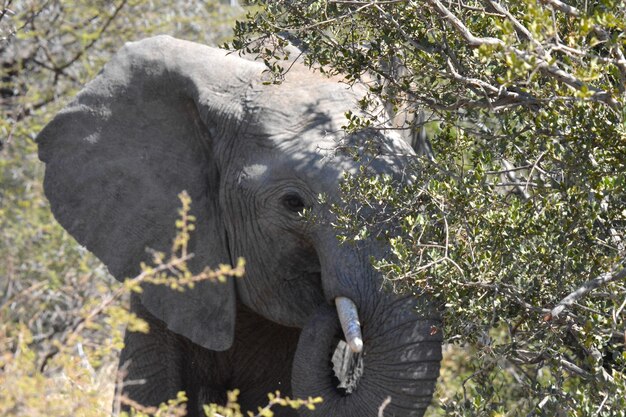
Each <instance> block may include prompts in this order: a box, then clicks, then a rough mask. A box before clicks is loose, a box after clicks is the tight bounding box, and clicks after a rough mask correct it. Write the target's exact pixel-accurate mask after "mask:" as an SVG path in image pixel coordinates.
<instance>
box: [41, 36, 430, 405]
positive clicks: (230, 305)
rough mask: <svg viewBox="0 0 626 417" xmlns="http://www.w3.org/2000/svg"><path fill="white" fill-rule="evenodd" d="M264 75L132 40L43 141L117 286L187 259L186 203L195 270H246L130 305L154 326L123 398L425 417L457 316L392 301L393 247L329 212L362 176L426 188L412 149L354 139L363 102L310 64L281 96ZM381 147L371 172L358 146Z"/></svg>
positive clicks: (64, 218) (240, 61)
mask: <svg viewBox="0 0 626 417" xmlns="http://www.w3.org/2000/svg"><path fill="white" fill-rule="evenodd" d="M265 68H266V67H265V65H264V64H263V63H261V62H257V61H255V60H253V59H248V58H242V57H241V56H239V55H237V54H235V53H231V52H229V51H225V50H221V49H217V48H212V47H209V46H205V45H200V44H197V43H193V42H190V41H184V40H179V39H175V38H172V37H169V36H165V35H161V36H156V37H152V38H147V39H144V40H140V41H137V42H129V43H127V44H126V45H125V46H123V48H122V49H120V50H119V51H118V52H117V53H116V54H115V56H114V57H113V58H112V59H111V60H110V61H109V62H108V63H107V64H106V65H105V66H104V68H103V70H102V71H101V72H100V73H99V74H98V75H97V76H96V78H95V79H94V80H92V81H91V82H89V83H88V84H87V85H86V86H85V87H84V88H83V89H82V90H81V91H80V92H79V93H78V94H77V96H76V97H75V98H74V99H73V101H72V102H71V103H69V104H68V105H67V106H66V107H65V108H64V109H62V110H61V111H60V112H59V113H58V114H57V115H56V116H55V117H54V118H53V119H52V121H51V122H50V123H48V124H47V125H46V126H45V127H44V128H43V130H42V131H41V132H40V133H39V134H38V136H37V138H36V141H37V144H38V147H39V157H40V159H41V160H42V161H43V162H44V163H45V178H44V190H45V193H46V197H47V199H48V200H49V202H50V206H51V210H52V212H53V213H54V215H55V217H56V219H57V220H58V222H59V223H60V224H61V225H62V226H63V227H64V228H65V229H66V230H67V231H68V232H69V233H70V234H71V235H72V236H73V237H74V238H75V239H76V240H77V241H78V242H79V243H80V244H81V245H83V246H85V247H86V248H87V249H88V250H89V251H90V252H92V253H93V254H95V255H96V256H97V257H98V258H99V259H100V260H101V261H102V262H103V263H104V264H105V265H106V267H107V268H108V270H109V271H110V273H111V274H112V275H113V276H114V277H115V278H116V279H118V280H120V281H122V280H124V279H126V278H128V277H133V276H135V275H137V274H138V273H139V272H140V266H139V265H140V263H141V262H146V261H149V260H150V259H151V254H150V252H149V250H148V249H152V250H157V251H167V250H169V249H170V248H171V242H172V239H173V236H174V235H175V233H176V228H175V222H176V219H177V217H178V210H179V204H180V202H179V200H178V198H177V196H178V195H179V193H180V192H182V191H183V190H184V191H186V192H187V194H188V195H189V196H190V198H191V201H192V203H191V214H193V215H194V216H195V218H196V221H195V230H194V232H193V233H192V234H191V237H190V240H189V243H188V246H189V249H188V250H189V252H193V254H194V256H193V258H191V259H190V260H189V262H188V263H189V268H190V269H191V271H193V272H199V271H202V270H204V269H205V268H206V267H211V268H215V267H217V266H218V265H220V264H226V265H233V264H234V262H235V261H236V260H237V259H238V258H239V257H243V258H244V259H245V261H246V267H245V269H246V272H245V276H244V277H243V278H232V277H229V278H227V280H226V282H212V281H209V280H207V281H201V282H197V283H196V284H195V285H194V286H193V288H189V289H187V290H185V291H176V290H172V289H171V288H169V287H168V286H163V285H155V284H145V285H144V286H143V288H142V291H141V292H139V293H133V294H132V296H131V300H130V306H131V307H130V308H131V311H132V312H134V313H135V314H136V315H137V316H138V317H140V318H142V319H143V320H145V321H146V322H147V323H148V324H149V327H150V331H149V332H148V333H140V332H130V331H127V332H126V334H125V338H124V342H125V346H124V348H123V350H122V352H121V357H120V367H121V368H123V369H124V371H125V377H124V384H123V388H122V392H123V394H124V395H126V396H127V397H128V398H130V399H131V400H133V401H135V402H137V403H140V404H144V405H147V406H153V405H157V404H159V403H161V402H164V401H166V400H168V399H170V398H174V397H176V394H177V392H179V391H185V392H186V395H187V398H188V402H187V415H188V416H202V415H204V413H203V410H202V404H206V403H218V404H223V403H224V402H225V401H226V398H227V397H226V395H227V392H228V391H229V390H233V389H238V390H239V397H238V401H239V404H240V406H241V409H242V410H244V411H245V410H253V411H256V410H257V409H258V407H259V406H264V405H265V404H267V393H270V392H275V391H280V392H281V394H282V395H285V396H289V397H291V398H309V397H318V396H319V397H322V399H323V402H321V403H320V404H317V405H316V407H315V409H314V410H309V409H308V408H306V407H302V408H300V409H298V410H294V409H292V408H288V407H285V408H282V407H279V408H276V409H274V411H275V413H276V415H277V416H297V415H301V416H333V417H342V416H346V417H347V416H361V417H365V416H377V415H379V409H381V407H383V408H384V415H385V416H422V415H423V414H424V412H425V409H426V407H427V406H428V404H429V403H430V401H431V400H432V396H433V393H434V389H435V385H436V380H437V378H438V375H439V369H440V362H441V346H442V335H441V331H437V329H440V328H441V325H440V315H439V314H438V312H437V310H436V308H431V307H430V303H429V301H428V300H427V299H426V298H427V297H426V296H402V295H398V294H394V293H393V292H390V291H387V290H384V289H383V277H382V276H381V273H380V272H378V271H377V270H376V269H375V268H374V267H373V266H372V264H371V259H372V257H380V256H382V255H384V254H385V253H387V251H388V250H389V249H388V247H387V246H386V245H385V244H384V242H383V241H382V240H381V239H376V238H374V237H372V238H366V239H363V240H361V241H358V242H356V243H355V244H349V243H342V242H341V241H340V240H339V239H337V236H336V231H335V229H334V228H333V227H332V224H333V216H334V215H333V212H332V210H329V205H330V204H331V203H333V202H339V201H340V197H341V183H342V180H343V179H344V178H345V177H344V175H345V173H346V172H348V173H357V172H366V173H368V175H388V176H391V177H392V178H394V179H395V180H397V181H399V182H402V181H405V182H406V181H410V179H409V177H410V175H408V174H407V173H406V170H407V169H408V168H407V167H408V166H409V164H408V163H407V161H408V160H410V159H411V157H412V155H414V153H413V151H412V149H411V148H410V146H408V145H407V144H406V143H405V142H404V141H402V139H401V138H400V136H399V135H397V134H395V133H394V131H393V130H391V129H386V128H378V127H373V126H370V127H364V128H363V129H361V130H359V131H356V132H353V133H349V134H348V133H346V132H345V131H344V129H342V125H344V124H345V123H346V116H345V114H346V112H347V111H352V112H353V113H357V112H358V106H357V104H356V100H358V99H359V98H361V97H362V95H363V93H364V90H363V89H362V88H361V89H360V87H358V86H356V85H355V86H352V87H349V86H347V85H346V84H345V83H339V82H338V80H337V79H336V78H329V77H326V76H324V75H321V74H320V73H319V72H315V71H312V70H311V69H310V68H308V67H306V66H304V65H301V64H298V63H295V64H294V65H293V67H292V68H291V69H290V71H289V72H288V73H287V75H286V78H285V80H284V81H283V82H281V83H278V84H276V83H268V82H267V71H265ZM365 140H367V141H369V142H368V143H370V144H371V143H374V144H375V148H376V153H375V154H373V153H372V155H371V156H370V157H363V158H355V156H354V154H353V153H351V152H349V151H348V150H346V148H347V147H348V146H349V145H351V144H353V145H355V146H360V145H359V144H361V145H362V144H363V143H365ZM363 146H364V145H363ZM370 147H371V146H370ZM320 195H324V196H325V197H324V199H320V198H319V196H320ZM304 211H306V213H307V215H303V212H304ZM433 329H434V330H433ZM139 382H141V383H139Z"/></svg>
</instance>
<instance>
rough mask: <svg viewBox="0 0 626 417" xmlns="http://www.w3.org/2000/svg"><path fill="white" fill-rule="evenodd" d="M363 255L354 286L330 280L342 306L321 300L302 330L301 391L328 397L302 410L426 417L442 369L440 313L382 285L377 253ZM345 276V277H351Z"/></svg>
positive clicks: (296, 369) (296, 375)
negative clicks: (374, 265)
mask: <svg viewBox="0 0 626 417" xmlns="http://www.w3.org/2000/svg"><path fill="white" fill-rule="evenodd" d="M335 255H337V252H335ZM335 257H336V256H335ZM359 257H360V258H361V259H362V260H363V259H364V258H365V262H364V263H361V268H360V270H361V271H362V272H364V273H363V274H361V275H360V276H357V277H355V276H354V275H352V276H353V279H354V280H355V281H354V282H353V283H352V285H350V286H345V287H344V285H342V279H341V278H338V279H335V280H334V282H333V283H332V284H326V294H327V296H329V298H330V300H334V304H335V306H332V304H330V303H328V304H327V303H325V304H323V305H322V306H320V307H319V308H318V310H317V311H316V312H315V313H314V314H313V315H312V317H311V318H310V319H309V321H308V323H307V324H306V325H305V327H304V328H303V330H302V333H301V336H300V340H299V342H298V347H297V350H296V354H295V358H294V364H293V372H292V388H293V394H294V395H295V396H296V397H298V398H308V397H322V399H323V402H322V403H321V404H318V405H317V407H316V409H315V410H314V411H311V410H302V411H301V414H302V415H303V416H333V417H349V416H354V417H356V416H364V417H367V416H378V415H379V409H381V407H382V408H383V409H384V411H383V415H385V416H388V417H389V416H417V417H421V416H422V415H423V414H424V412H425V410H426V407H427V406H428V404H429V403H430V401H431V398H432V395H433V392H434V388H435V382H436V380H437V377H438V376H439V364H440V361H441V343H442V334H441V330H440V328H441V326H440V322H439V319H438V317H437V315H436V314H434V311H433V309H432V308H431V307H429V303H428V302H426V301H425V300H420V299H418V298H415V297H400V296H397V295H394V294H389V293H385V292H384V291H381V290H380V277H377V276H376V274H375V272H374V271H373V270H372V269H371V267H370V266H369V256H359ZM343 259H344V260H345V259H346V258H345V257H344V258H343ZM322 265H323V264H322ZM335 265H336V264H335ZM363 265H367V267H365V271H364V268H363ZM354 266H355V265H353V267H354ZM357 271H358V270H357V269H354V268H351V273H352V274H354V273H355V272H357ZM335 272H339V271H337V270H335ZM335 277H337V275H335ZM340 277H344V278H343V283H344V284H347V283H348V281H349V280H350V278H349V277H348V275H346V274H342V275H340ZM365 277H367V278H368V279H365ZM322 279H323V281H324V279H329V277H328V276H326V277H324V276H323V277H322ZM337 283H339V284H337ZM342 287H343V288H342ZM329 290H330V291H329ZM341 293H343V295H340V294H341ZM330 300H329V301H330ZM342 322H343V323H342ZM358 324H360V326H359V325H358ZM359 333H361V336H359Z"/></svg>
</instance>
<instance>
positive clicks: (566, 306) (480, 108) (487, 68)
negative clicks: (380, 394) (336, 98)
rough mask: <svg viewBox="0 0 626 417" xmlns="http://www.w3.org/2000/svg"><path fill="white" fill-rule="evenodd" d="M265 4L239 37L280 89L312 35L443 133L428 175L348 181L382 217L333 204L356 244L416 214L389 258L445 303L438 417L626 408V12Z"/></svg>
mask: <svg viewBox="0 0 626 417" xmlns="http://www.w3.org/2000/svg"><path fill="white" fill-rule="evenodd" d="M251 3H253V4H255V5H256V6H257V7H256V8H254V9H252V10H253V11H252V12H250V13H249V14H248V16H247V18H246V19H245V20H244V21H241V22H238V23H237V25H236V39H235V41H234V42H233V43H232V45H231V46H232V47H234V48H238V49H246V50H248V51H250V52H256V53H258V54H259V55H260V56H261V57H263V58H264V59H266V62H267V63H268V66H269V69H270V70H271V71H272V72H273V73H274V75H275V77H276V80H277V82H279V81H280V77H281V75H282V74H283V72H284V71H287V70H288V67H287V66H284V67H281V65H280V60H277V58H281V57H282V48H283V47H284V46H285V45H286V43H287V39H291V40H295V41H296V42H297V43H298V44H299V46H300V48H301V49H302V50H303V51H304V55H303V56H304V61H305V63H307V64H308V65H310V66H312V67H314V68H316V69H317V70H319V71H322V72H324V73H328V74H341V75H342V76H343V77H345V81H346V82H347V83H365V84H367V85H368V86H369V91H370V95H369V96H368V97H366V98H365V99H364V100H363V101H362V102H361V103H360V104H361V107H362V109H363V110H364V111H365V112H367V111H372V110H374V109H378V108H380V107H377V106H375V103H376V101H377V100H382V102H384V103H386V104H387V108H391V109H392V110H393V112H392V114H390V115H388V116H389V118H390V119H394V120H398V117H397V116H398V113H403V112H405V113H407V114H408V116H407V117H401V119H405V120H406V121H407V123H406V124H405V125H404V126H400V128H402V129H404V131H405V132H406V133H407V134H408V135H415V132H417V131H418V130H419V129H425V130H426V131H427V132H428V133H429V142H430V147H431V149H432V151H428V150H427V148H424V147H422V152H421V153H422V156H421V157H419V158H416V159H417V160H416V165H417V168H416V169H418V170H419V178H418V181H416V183H415V184H414V185H413V186H410V187H405V188H399V187H397V186H396V185H395V184H393V183H392V182H391V181H390V180H389V179H386V178H367V177H365V176H356V177H353V178H347V179H346V183H345V192H346V194H347V197H348V200H349V199H352V198H360V199H361V201H363V202H364V203H365V202H367V204H378V206H379V210H378V212H379V213H384V214H383V215H381V216H378V218H360V217H359V214H358V213H357V212H355V211H353V210H351V209H350V207H349V206H348V205H346V206H342V207H339V206H338V207H335V210H336V212H337V214H338V216H339V218H340V220H341V222H340V223H341V233H342V235H343V237H344V239H346V240H355V239H359V236H363V234H367V233H372V231H373V230H376V227H375V226H376V224H377V223H378V222H381V221H385V220H387V219H389V218H391V217H393V218H396V219H401V223H402V225H403V227H402V229H403V230H402V232H401V233H400V234H389V233H388V234H387V238H388V239H389V241H390V243H391V245H392V248H393V256H392V257H390V258H389V259H379V260H377V261H376V262H377V266H378V267H379V268H380V269H381V270H383V271H384V272H385V273H386V276H387V278H388V283H389V286H390V287H391V288H393V289H395V290H397V291H405V292H409V293H426V294H429V296H433V297H435V299H436V300H437V301H438V302H439V303H440V305H441V306H442V308H443V314H444V318H445V328H444V329H443V331H444V335H445V337H446V339H447V340H448V342H449V343H450V345H449V356H448V357H449V360H448V361H447V364H448V366H447V367H446V366H444V373H443V376H442V383H441V384H440V392H439V399H438V404H437V407H435V408H434V409H433V410H432V412H431V414H432V415H457V416H463V415H464V416H476V415H520V416H521V415H545V416H555V415H606V416H620V415H625V414H626V402H625V400H624V399H625V398H626V372H625V369H626V368H625V365H626V352H625V344H626V333H625V327H624V326H625V321H626V320H625V315H626V311H625V307H626V285H625V281H626V269H625V268H626V263H625V258H626V210H625V209H624V208H625V207H626V191H625V190H626V107H625V99H626V60H625V57H624V49H625V48H626V5H625V4H624V3H623V2H620V1H615V0H602V1H597V2H587V1H577V0H575V1H571V2H569V3H567V4H566V3H564V2H562V1H560V0H539V1H535V0H532V1H531V0H528V1H526V0H525V1H521V2H513V1H501V2H498V1H495V0H484V1H469V2H441V1H439V0H425V1H422V2H418V1H411V0H402V1H400V0H384V1H383V0H381V1H352V0H349V1H348V0H328V1H297V0H293V1H271V2H270V1H255V2H251ZM420 114H421V117H416V115H420ZM371 116H372V117H371V118H367V117H364V116H358V115H354V114H349V115H347V119H346V126H347V129H348V130H351V129H359V128H360V127H361V126H363V125H364V124H375V123H377V122H376V120H380V114H374V115H371ZM425 149H426V150H425ZM372 202H374V203H372Z"/></svg>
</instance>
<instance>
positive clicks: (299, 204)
mask: <svg viewBox="0 0 626 417" xmlns="http://www.w3.org/2000/svg"><path fill="white" fill-rule="evenodd" d="M282 203H283V206H285V208H286V209H287V210H289V211H292V212H294V213H298V212H301V211H302V210H304V209H305V205H304V200H303V199H302V197H300V196H299V195H298V194H295V193H292V194H287V195H285V196H283V198H282Z"/></svg>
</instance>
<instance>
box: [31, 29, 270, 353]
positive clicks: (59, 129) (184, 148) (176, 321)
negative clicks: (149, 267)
mask: <svg viewBox="0 0 626 417" xmlns="http://www.w3.org/2000/svg"><path fill="white" fill-rule="evenodd" d="M259 65H260V64H256V63H252V62H249V61H245V60H242V59H240V58H237V57H235V56H229V55H227V54H226V52H225V51H220V50H218V49H213V48H209V47H206V46H202V45H199V44H194V43H191V42H186V41H181V40H176V39H173V38H170V37H167V36H159V37H156V38H150V39H146V40H143V41H140V42H136V43H129V44H127V45H126V46H124V48H122V49H121V50H120V51H119V52H118V53H117V54H116V56H115V57H114V58H113V59H112V60H111V62H109V63H108V64H107V65H106V66H105V67H104V70H103V71H102V72H101V73H100V74H99V75H98V77H97V78H96V79H95V80H94V81H92V82H91V83H89V84H88V85H87V86H86V87H85V88H84V89H83V90H82V91H81V92H80V93H79V94H78V96H77V97H76V98H75V100H74V101H73V102H72V103H70V104H69V105H68V106H67V108H65V109H64V110H62V111H61V112H60V113H59V114H58V115H57V116H56V117H55V118H54V119H53V120H52V122H50V124H48V125H47V126H46V127H45V128H44V130H43V131H42V132H41V133H40V134H39V136H38V137H37V143H38V144H39V157H40V159H41V160H42V161H43V162H45V163H46V175H45V181H44V187H45V192H46V196H47V197H48V199H49V200H50V204H51V207H52V211H53V213H54V215H55V217H56V218H57V220H58V221H59V222H60V223H61V225H63V227H65V229H67V230H68V231H69V232H70V233H71V234H72V235H73V236H74V237H75V238H76V240H77V241H78V242H79V243H81V244H82V245H84V246H85V247H87V249H89V250H90V251H91V252H93V253H94V254H95V255H96V256H97V257H98V258H100V260H102V261H103V262H104V263H105V264H106V265H107V267H108V268H109V271H110V272H111V273H112V274H113V275H114V276H115V277H116V278H117V279H118V280H123V279H125V278H127V277H133V276H135V275H136V274H137V273H138V272H139V264H140V262H141V261H149V260H150V258H151V256H150V255H149V254H148V252H147V248H150V249H154V250H158V251H164V252H166V253H169V251H170V250H171V245H172V239H173V237H174V235H175V232H176V228H175V222H176V219H177V218H178V216H179V215H178V210H179V208H180V201H179V199H178V197H177V196H178V194H179V193H180V192H182V191H183V190H185V191H187V193H188V194H189V195H190V197H191V199H192V214H193V215H195V217H196V219H197V220H196V230H195V232H193V233H192V236H191V240H190V242H189V247H188V249H189V252H193V253H194V257H193V258H192V259H191V261H190V262H189V267H190V269H191V271H192V272H194V273H197V272H199V271H201V270H202V269H204V268H205V267H207V266H208V267H217V266H218V265H219V264H222V263H223V264H230V263H231V259H230V256H229V252H228V247H227V244H228V243H227V238H226V234H225V233H226V232H225V228H224V225H223V222H222V215H221V213H220V207H219V184H220V179H219V173H220V162H219V160H218V157H217V156H218V155H219V154H220V153H221V151H220V149H221V148H224V147H227V144H225V142H227V141H228V139H229V137H228V135H227V134H226V132H228V129H227V128H230V130H231V131H234V130H236V129H234V127H236V125H237V123H239V121H240V119H241V117H242V108H243V105H242V102H243V99H242V97H243V95H244V93H245V91H246V89H247V87H248V85H249V84H250V79H251V77H252V76H253V74H258V73H259V72H260V71H262V68H259ZM141 301H142V304H143V305H144V306H145V307H146V308H147V309H148V310H149V311H150V312H151V313H152V314H153V315H154V316H156V317H157V318H158V319H160V320H162V321H164V322H165V323H166V324H167V326H168V328H169V329H170V330H172V331H174V332H176V333H178V334H181V335H183V336H185V337H187V338H188V339H190V340H191V341H193V342H195V343H197V344H200V345H202V346H204V347H206V348H208V349H212V350H225V349H227V348H229V347H230V346H231V344H232V340H233V332H234V322H235V286H234V282H232V279H231V280H230V281H229V282H227V283H225V284H223V283H211V282H208V281H203V282H199V283H197V284H196V285H195V286H194V288H193V289H187V290H185V291H182V292H180V291H173V290H171V289H169V288H167V287H166V286H162V285H151V284H146V285H144V288H143V292H142V293H141Z"/></svg>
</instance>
